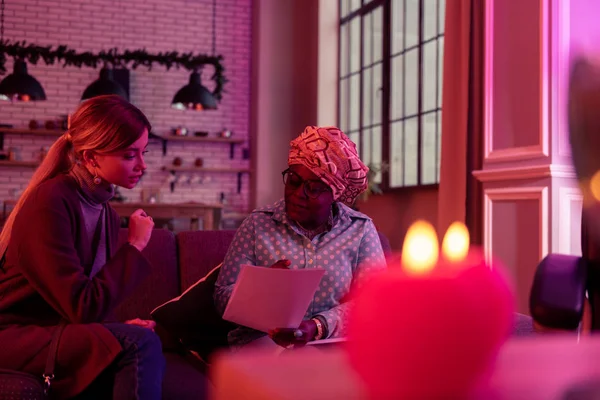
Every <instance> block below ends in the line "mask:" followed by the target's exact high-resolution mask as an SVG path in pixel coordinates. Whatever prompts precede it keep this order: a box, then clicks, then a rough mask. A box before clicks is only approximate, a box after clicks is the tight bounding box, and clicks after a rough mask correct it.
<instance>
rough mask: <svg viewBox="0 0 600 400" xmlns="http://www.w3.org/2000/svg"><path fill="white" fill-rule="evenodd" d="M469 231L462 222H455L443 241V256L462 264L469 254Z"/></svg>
mask: <svg viewBox="0 0 600 400" xmlns="http://www.w3.org/2000/svg"><path fill="white" fill-rule="evenodd" d="M469 245H470V240H469V230H468V229H467V227H466V226H465V224H463V223H462V222H458V221H457V222H453V223H452V225H450V227H449V228H448V230H447V231H446V235H444V240H443V241H442V255H443V256H444V258H447V259H448V260H450V261H453V262H460V261H462V260H464V259H465V258H466V257H467V253H468V252H469Z"/></svg>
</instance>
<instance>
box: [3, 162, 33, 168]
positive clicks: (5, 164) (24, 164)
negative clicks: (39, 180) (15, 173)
mask: <svg viewBox="0 0 600 400" xmlns="http://www.w3.org/2000/svg"><path fill="white" fill-rule="evenodd" d="M38 165H40V163H38V162H35V161H9V160H0V167H21V168H23V167H25V168H37V166H38Z"/></svg>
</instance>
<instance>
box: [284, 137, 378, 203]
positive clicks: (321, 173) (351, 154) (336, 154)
mask: <svg viewBox="0 0 600 400" xmlns="http://www.w3.org/2000/svg"><path fill="white" fill-rule="evenodd" d="M294 164H300V165H304V166H305V167H306V168H308V169H310V170H311V171H312V173H314V174H315V175H317V176H318V177H319V179H321V180H322V181H323V182H325V183H326V184H327V185H328V186H329V187H330V188H331V190H332V191H333V199H334V200H335V201H341V202H342V203H345V204H346V205H349V206H351V205H352V204H354V200H355V199H356V197H357V196H358V195H359V194H361V193H362V192H364V191H365V189H366V188H367V172H369V168H368V167H367V166H366V165H365V164H363V162H362V161H361V160H360V158H359V157H358V153H357V152H356V144H354V142H352V141H351V140H350V139H349V138H348V136H346V135H345V134H344V132H342V131H341V130H339V129H338V128H335V127H330V126H328V127H321V128H319V127H316V126H307V127H306V129H304V132H302V133H301V134H300V136H298V137H297V138H296V139H294V140H292V142H291V143H290V152H289V155H288V165H294Z"/></svg>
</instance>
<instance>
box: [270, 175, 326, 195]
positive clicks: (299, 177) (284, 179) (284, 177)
mask: <svg viewBox="0 0 600 400" xmlns="http://www.w3.org/2000/svg"><path fill="white" fill-rule="evenodd" d="M289 174H294V175H296V176H297V177H298V179H299V180H300V184H299V185H297V186H295V185H291V184H289V183H287V182H286V176H288V175H289ZM281 177H282V178H283V184H284V185H285V186H288V185H290V186H291V187H294V188H299V187H300V186H302V190H303V191H304V194H305V195H306V197H308V198H310V199H318V198H319V197H320V196H321V195H322V194H323V193H325V192H331V188H330V187H329V186H327V185H326V184H325V183H323V181H321V180H318V179H302V177H301V176H300V175H298V174H297V173H295V172H294V171H292V170H291V169H289V168H288V169H286V170H284V171H282V172H281ZM311 183H317V184H319V186H321V185H323V186H325V187H324V188H322V189H321V190H320V191H319V193H318V194H317V195H316V196H315V195H311V194H309V192H308V191H307V189H306V187H307V184H308V185H310V184H311Z"/></svg>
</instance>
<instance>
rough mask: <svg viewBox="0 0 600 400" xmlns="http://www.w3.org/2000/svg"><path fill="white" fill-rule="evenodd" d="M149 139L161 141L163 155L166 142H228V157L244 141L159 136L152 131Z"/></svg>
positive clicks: (239, 139)
mask: <svg viewBox="0 0 600 400" xmlns="http://www.w3.org/2000/svg"><path fill="white" fill-rule="evenodd" d="M150 139H158V140H160V142H161V143H162V151H163V156H165V155H167V143H168V142H196V143H203V142H204V143H227V144H229V146H230V148H229V158H233V152H234V147H235V145H236V144H241V143H244V142H245V141H246V139H243V138H223V137H210V136H175V135H170V136H161V135H156V134H154V133H151V134H150Z"/></svg>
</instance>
